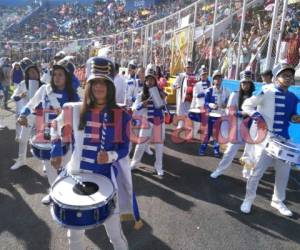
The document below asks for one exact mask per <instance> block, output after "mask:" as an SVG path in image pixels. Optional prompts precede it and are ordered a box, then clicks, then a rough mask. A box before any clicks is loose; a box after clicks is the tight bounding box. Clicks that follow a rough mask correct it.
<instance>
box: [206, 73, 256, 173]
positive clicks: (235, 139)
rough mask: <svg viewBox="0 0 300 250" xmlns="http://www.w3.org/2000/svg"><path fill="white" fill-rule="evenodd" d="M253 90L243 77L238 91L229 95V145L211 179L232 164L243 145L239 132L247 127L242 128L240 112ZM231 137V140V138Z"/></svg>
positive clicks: (248, 79)
mask: <svg viewBox="0 0 300 250" xmlns="http://www.w3.org/2000/svg"><path fill="white" fill-rule="evenodd" d="M254 90H255V86H254V83H253V81H252V79H251V78H250V77H248V76H247V75H244V76H243V77H242V79H241V80H240V89H239V90H238V91H235V92H233V93H231V95H230V96H229V100H228V103H227V115H229V119H230V122H233V123H234V124H233V123H230V128H229V140H230V141H229V143H228V144H227V149H226V151H225V152H224V155H223V158H222V160H221V161H220V163H219V165H218V166H217V168H216V170H215V171H214V172H213V173H212V174H211V175H210V177H211V178H217V177H218V176H220V175H222V174H223V173H224V172H225V171H226V170H227V169H228V168H229V167H230V164H231V163H232V160H233V158H234V157H235V155H236V154H237V152H238V150H239V149H240V148H241V147H242V146H243V145H244V144H245V143H244V140H243V138H242V136H241V130H242V129H245V128H246V127H248V126H247V125H246V124H244V126H245V128H244V127H242V124H243V121H244V118H246V117H247V114H246V113H245V112H244V111H242V104H243V102H244V101H245V100H246V99H247V98H249V97H251V96H252V93H253V92H254ZM233 116H234V117H236V119H237V120H235V119H231V117H233ZM231 137H232V138H231Z"/></svg>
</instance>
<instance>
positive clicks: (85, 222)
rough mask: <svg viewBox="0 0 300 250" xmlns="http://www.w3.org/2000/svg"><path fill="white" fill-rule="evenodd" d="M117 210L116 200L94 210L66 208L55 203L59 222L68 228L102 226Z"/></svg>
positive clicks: (93, 208)
mask: <svg viewBox="0 0 300 250" xmlns="http://www.w3.org/2000/svg"><path fill="white" fill-rule="evenodd" d="M114 209H115V200H114V199H111V200H110V201H109V202H108V203H107V204H105V205H102V206H100V207H92V208H71V207H67V206H66V207H64V206H62V205H60V204H58V203H56V202H55V201H53V213H54V216H55V218H56V220H57V222H58V223H59V224H60V225H61V226H63V227H66V228H73V229H88V228H93V227H96V226H98V225H100V224H102V223H103V222H104V221H105V220H106V219H107V218H108V217H109V216H110V215H112V213H113V211H114Z"/></svg>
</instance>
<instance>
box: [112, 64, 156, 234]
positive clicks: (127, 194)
mask: <svg viewBox="0 0 300 250" xmlns="http://www.w3.org/2000/svg"><path fill="white" fill-rule="evenodd" d="M119 68H120V64H118V63H115V76H114V85H115V89H116V103H117V104H121V105H122V106H125V105H126V86H127V83H126V80H125V78H124V77H123V76H122V75H120V74H119ZM151 153H152V151H151ZM115 167H116V168H117V170H118V175H117V184H118V187H119V207H120V214H121V220H122V221H125V220H135V225H134V227H135V229H140V228H141V227H142V226H143V223H142V221H141V219H140V216H139V211H138V206H137V201H136V197H135V194H134V192H133V185H132V175H131V168H130V166H129V155H127V156H126V157H124V158H122V159H120V160H119V161H118V164H116V165H115Z"/></svg>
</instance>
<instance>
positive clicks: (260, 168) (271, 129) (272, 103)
mask: <svg viewBox="0 0 300 250" xmlns="http://www.w3.org/2000/svg"><path fill="white" fill-rule="evenodd" d="M294 74H295V70H294V68H293V67H292V66H291V65H288V64H286V63H283V64H278V65H276V66H275V67H274V69H273V75H274V77H275V83H274V85H273V86H271V87H270V88H265V89H262V91H261V92H260V93H258V94H257V95H255V96H252V97H251V98H249V99H247V100H245V102H244V104H243V106H242V109H243V111H245V112H246V113H247V114H248V115H249V116H251V117H253V118H254V119H263V120H264V121H265V123H262V124H265V127H264V126H263V125H259V124H258V127H259V128H262V129H264V130H265V131H268V132H266V133H267V136H266V137H265V139H264V140H263V142H262V143H261V144H259V145H257V146H261V147H262V148H265V145H266V143H267V142H268V141H269V139H270V136H271V135H277V136H281V137H283V138H285V139H289V133H288V128H289V122H295V123H300V116H299V115H297V113H296V112H297V104H298V102H299V100H298V98H297V97H296V95H295V94H294V93H292V92H290V91H289V90H288V88H289V87H290V86H291V85H293V84H294ZM269 166H274V168H275V185H274V193H273V196H272V202H271V206H272V207H273V208H275V209H277V210H278V211H279V213H281V214H282V215H285V216H292V212H291V211H290V210H289V209H288V208H287V207H286V205H285V204H284V203H283V202H284V200H285V196H286V191H285V190H286V187H287V184H288V179H289V174H290V169H291V165H290V163H286V162H284V161H281V160H277V159H275V158H273V157H271V156H270V155H268V154H267V152H266V151H265V150H262V151H261V155H260V157H259V159H258V162H257V164H256V166H255V168H254V171H253V173H252V175H251V176H250V178H249V179H248V181H247V186H246V195H245V199H244V201H243V203H242V205H241V208H240V209H241V211H242V212H243V213H250V212H251V207H252V204H253V202H254V199H255V196H256V190H257V187H258V183H259V181H260V179H261V178H262V176H263V174H264V173H265V171H266V170H267V168H268V167H269Z"/></svg>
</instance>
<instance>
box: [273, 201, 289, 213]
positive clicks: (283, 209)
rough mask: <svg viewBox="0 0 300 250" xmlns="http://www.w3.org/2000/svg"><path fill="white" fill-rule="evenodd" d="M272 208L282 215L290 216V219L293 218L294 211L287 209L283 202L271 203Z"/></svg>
mask: <svg viewBox="0 0 300 250" xmlns="http://www.w3.org/2000/svg"><path fill="white" fill-rule="evenodd" d="M271 207H274V208H275V209H277V210H278V212H279V213H280V214H282V215H284V216H288V217H291V216H293V213H292V211H291V210H289V209H288V208H287V207H286V205H285V204H284V203H283V202H281V201H278V202H276V201H272V202H271Z"/></svg>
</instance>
